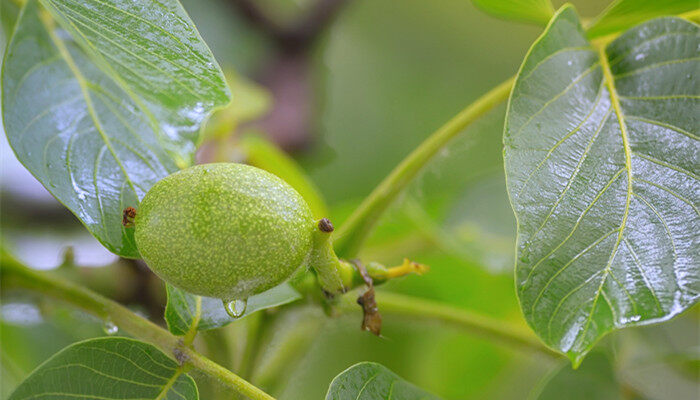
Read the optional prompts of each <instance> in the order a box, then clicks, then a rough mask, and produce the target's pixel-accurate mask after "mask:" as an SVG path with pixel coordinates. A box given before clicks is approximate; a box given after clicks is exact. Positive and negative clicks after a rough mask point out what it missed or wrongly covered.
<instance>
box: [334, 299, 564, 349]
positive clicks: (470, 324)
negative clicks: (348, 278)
mask: <svg viewBox="0 0 700 400" xmlns="http://www.w3.org/2000/svg"><path fill="white" fill-rule="evenodd" d="M376 296H377V304H378V307H379V311H380V312H382V313H387V314H398V315H406V316H410V317H412V318H416V319H423V320H430V321H438V322H443V323H447V324H450V325H453V326H455V327H457V328H460V329H464V330H467V331H469V332H472V333H476V334H479V335H482V336H485V337H487V338H489V339H494V340H497V341H499V342H501V343H504V344H508V345H512V346H515V347H519V348H524V349H528V350H534V351H536V352H538V353H541V354H545V355H547V356H550V357H559V356H561V355H560V354H559V353H556V352H555V351H553V350H551V349H549V348H548V347H547V346H545V345H544V344H543V343H542V342H540V341H539V339H537V338H536V337H535V336H534V335H533V334H531V333H530V332H529V331H527V330H526V329H524V328H521V327H520V326H517V325H513V324H511V323H508V322H504V321H501V320H498V319H495V318H491V317H487V316H485V315H480V314H477V313H474V312H470V311H467V310H464V309H461V308H457V307H453V306H449V305H446V304H441V303H439V302H436V301H431V300H425V299H419V298H416V297H412V296H406V295H402V294H397V293H390V292H384V291H378V292H377V294H376ZM346 297H350V296H346ZM356 308H357V307H356V306H354V307H353V309H356Z"/></svg>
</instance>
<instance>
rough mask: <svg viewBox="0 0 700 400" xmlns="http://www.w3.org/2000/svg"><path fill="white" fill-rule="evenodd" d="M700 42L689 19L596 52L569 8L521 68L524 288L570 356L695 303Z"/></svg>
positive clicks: (515, 149) (510, 135)
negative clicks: (613, 334) (620, 330)
mask: <svg viewBox="0 0 700 400" xmlns="http://www.w3.org/2000/svg"><path fill="white" fill-rule="evenodd" d="M699 49H700V30H699V29H698V26H696V25H695V24H692V23H690V22H688V21H685V20H683V19H680V18H660V19H655V20H652V21H649V22H647V23H645V24H643V25H640V26H638V27H636V28H634V29H631V30H629V31H628V32H626V33H625V34H623V35H622V36H620V37H619V38H618V39H617V40H615V41H614V42H612V43H610V44H609V45H608V46H607V47H605V48H604V49H599V48H594V47H592V46H591V44H590V43H589V42H588V40H587V39H586V36H585V33H584V31H583V29H582V28H581V26H580V24H579V21H578V17H577V16H576V13H575V11H574V10H573V8H572V7H570V6H568V7H564V8H563V9H562V10H561V11H560V12H559V13H558V14H557V15H556V17H555V18H554V19H553V21H552V22H551V24H550V25H549V27H548V28H547V30H546V31H545V33H544V34H543V35H542V36H541V37H540V38H539V39H538V40H537V42H536V43H535V44H534V45H533V47H532V48H531V49H530V52H529V54H528V56H527V57H526V59H525V61H524V63H523V65H522V67H521V70H520V72H519V75H518V79H517V81H516V83H515V86H514V88H513V93H512V95H511V99H510V104H509V110H508V117H507V120H506V128H505V138H504V143H505V163H506V176H507V180H508V192H509V194H510V197H511V202H512V205H513V208H514V210H515V214H516V217H517V219H518V238H517V240H518V245H517V265H516V284H517V293H518V295H519V298H520V303H521V308H522V311H523V313H524V314H525V317H526V319H527V321H528V323H529V324H530V326H532V328H533V329H534V330H535V332H536V333H537V334H538V335H539V336H540V337H541V338H542V340H543V341H544V342H545V343H546V344H547V345H549V346H551V347H553V348H555V349H557V350H560V351H562V352H564V353H566V354H567V355H568V356H569V357H570V358H571V359H572V361H573V362H574V364H575V365H577V364H578V363H579V362H580V361H581V359H582V357H583V356H584V355H585V353H586V352H588V351H589V350H590V349H591V347H592V346H593V344H594V343H595V342H596V341H597V340H598V339H599V338H600V337H602V336H603V335H604V334H606V333H607V332H610V331H611V330H613V329H618V328H623V327H625V326H631V325H639V324H647V323H652V322H659V321H664V320H667V319H669V318H671V317H673V316H674V315H677V314H678V313H680V312H682V311H683V310H685V309H687V308H688V307H690V306H691V305H693V304H694V303H696V302H697V300H698V294H699V293H700V269H699V268H698V265H700V253H698V251H697V248H698V245H699V241H700V237H699V236H698V235H697V232H700V214H699V212H698V208H699V207H700V204H699V203H700V182H699V181H698V175H699V174H700V172H699V170H700V165H699V164H698V157H697V154H698V152H699V151H700V143H699V142H698V133H699V132H698V131H699V128H700V124H698V113H697V110H698V103H699V101H700V100H699V99H700V80H699V79H698V74H697V71H698V69H699V68H700V57H699Z"/></svg>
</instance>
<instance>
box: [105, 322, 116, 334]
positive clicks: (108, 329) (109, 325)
mask: <svg viewBox="0 0 700 400" xmlns="http://www.w3.org/2000/svg"><path fill="white" fill-rule="evenodd" d="M102 329H104V331H105V333H106V334H108V335H114V334H116V333H117V332H118V331H119V327H118V326H116V325H114V322H112V321H110V320H107V321H105V324H104V325H103V326H102Z"/></svg>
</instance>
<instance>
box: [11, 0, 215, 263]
mask: <svg viewBox="0 0 700 400" xmlns="http://www.w3.org/2000/svg"><path fill="white" fill-rule="evenodd" d="M42 4H45V5H46V6H47V8H48V9H49V10H50V11H51V13H52V15H53V16H54V17H55V18H56V19H57V20H58V21H59V22H60V26H62V27H63V28H59V26H58V25H57V24H56V21H55V20H53V19H52V18H51V16H50V15H49V14H48V13H47V12H46V10H44V9H42V8H41V7H40V6H39V5H38V4H37V2H36V1H35V0H28V1H27V2H26V5H25V7H24V9H23V11H22V14H21V16H20V18H19V21H18V26H17V28H16V30H15V33H14V35H13V37H12V40H11V42H10V44H9V45H8V51H7V53H6V57H5V60H4V65H3V73H2V107H3V109H2V112H3V121H4V125H5V132H6V133H7V136H8V139H9V141H10V144H11V146H12V148H13V150H14V151H15V153H16V155H17V158H18V159H19V160H20V162H22V163H23V164H24V165H25V166H26V167H27V169H29V171H30V172H31V173H32V174H34V176H36V177H37V178H38V179H39V181H40V182H41V183H42V184H43V185H44V186H45V187H46V188H47V189H48V190H49V191H50V192H51V193H52V194H53V195H54V196H55V197H56V198H57V199H58V200H59V201H61V202H62V203H63V204H64V205H65V206H66V207H68V208H69V209H70V210H71V211H72V212H73V213H74V214H75V215H76V216H77V217H78V218H79V219H80V220H81V221H82V222H83V223H84V224H85V226H86V227H87V228H88V229H89V230H90V232H92V234H93V235H95V237H97V238H98V239H99V240H100V242H102V244H104V245H105V246H106V247H107V248H108V249H109V250H111V251H112V252H114V253H116V254H119V255H122V256H125V257H137V256H138V252H137V250H136V247H135V245H134V242H133V230H130V229H124V228H123V227H122V226H121V219H122V210H123V209H124V208H125V207H128V206H136V205H137V204H138V201H139V199H140V198H142V197H143V195H144V194H145V193H146V192H147V191H148V189H149V188H150V187H151V186H152V185H153V184H154V183H155V182H157V181H158V180H159V179H161V178H163V177H164V176H167V175H168V174H169V173H171V172H173V171H175V170H177V169H178V168H179V167H183V166H186V165H188V164H189V163H190V160H191V159H192V157H193V154H194V150H195V145H196V142H197V140H198V133H199V128H200V125H201V123H202V122H203V121H204V120H205V119H206V117H207V116H208V115H209V113H210V112H211V111H212V110H213V109H214V108H216V107H218V106H221V105H223V104H225V103H226V102H227V101H228V97H229V94H228V89H227V88H226V85H225V84H224V81H223V75H222V73H221V71H220V70H219V67H218V65H217V64H216V62H215V61H214V59H213V57H212V55H211V53H210V52H209V50H208V49H207V47H206V45H205V44H204V43H203V42H202V41H201V39H200V38H199V36H198V34H197V32H196V30H195V28H194V26H193V25H192V23H191V22H190V21H189V19H188V17H187V15H186V14H185V13H184V11H183V10H182V8H181V7H180V6H179V4H178V3H177V2H176V1H173V0H170V1H164V2H150V1H135V2H124V3H116V2H114V1H108V2H104V1H92V0H91V1H88V2H81V3H77V2H72V1H59V0H53V1H48V0H47V1H46V2H44V3H42ZM135 15H138V16H135Z"/></svg>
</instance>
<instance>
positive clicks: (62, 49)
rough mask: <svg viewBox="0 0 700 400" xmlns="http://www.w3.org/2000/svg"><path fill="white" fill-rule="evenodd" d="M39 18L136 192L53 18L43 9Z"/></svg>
mask: <svg viewBox="0 0 700 400" xmlns="http://www.w3.org/2000/svg"><path fill="white" fill-rule="evenodd" d="M39 19H40V21H41V23H42V26H43V27H44V29H45V30H46V33H47V34H48V35H49V38H50V39H51V42H52V43H53V44H54V46H56V49H57V50H58V52H59V54H60V55H61V57H62V58H63V60H64V61H65V62H66V65H67V66H68V68H69V69H70V70H71V72H72V73H73V75H74V76H75V79H76V81H77V82H78V85H79V86H80V91H81V93H82V94H83V98H84V99H85V105H86V107H87V109H88V114H90V118H91V119H92V121H93V122H94V123H95V128H96V129H97V131H98V132H99V134H100V137H101V138H102V141H104V142H105V145H106V146H107V148H108V149H109V152H110V153H111V154H112V157H114V160H115V162H116V163H117V165H119V169H121V171H122V174H124V179H125V180H126V181H127V182H128V183H129V186H131V190H133V191H134V193H138V191H136V186H135V184H134V182H133V181H132V180H131V177H130V176H129V174H127V172H126V168H125V167H124V165H123V164H122V162H121V159H120V158H119V157H117V154H116V151H115V150H114V147H113V146H112V142H111V141H110V139H109V136H107V134H106V132H105V131H104V128H103V127H102V123H101V122H100V119H99V117H98V116H97V112H96V110H95V107H94V105H93V103H92V97H91V96H90V92H89V88H88V83H87V80H86V79H85V77H84V76H83V73H82V72H81V71H80V69H79V68H78V66H77V65H76V63H75V60H73V57H72V56H71V55H70V52H69V51H68V48H67V47H66V45H65V43H64V42H63V40H61V38H59V37H58V36H57V35H56V33H55V32H54V29H53V26H52V25H53V20H52V19H51V17H50V16H49V14H48V13H47V12H46V11H44V10H41V11H39Z"/></svg>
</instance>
